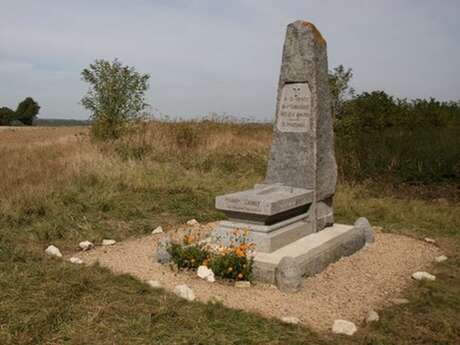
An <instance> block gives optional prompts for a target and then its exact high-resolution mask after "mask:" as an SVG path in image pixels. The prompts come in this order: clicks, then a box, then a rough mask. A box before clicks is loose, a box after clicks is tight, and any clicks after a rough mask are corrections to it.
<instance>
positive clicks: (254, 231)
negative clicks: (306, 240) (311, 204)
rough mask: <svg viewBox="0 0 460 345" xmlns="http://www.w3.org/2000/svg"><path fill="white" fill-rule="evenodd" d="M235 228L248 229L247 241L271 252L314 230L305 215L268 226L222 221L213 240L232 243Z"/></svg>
mask: <svg viewBox="0 0 460 345" xmlns="http://www.w3.org/2000/svg"><path fill="white" fill-rule="evenodd" d="M235 229H245V230H248V231H249V232H248V235H247V237H246V239H247V241H248V242H250V243H253V244H254V245H255V250H256V251H257V252H264V253H271V252H273V251H275V250H277V249H279V248H281V247H283V246H285V245H288V244H290V243H292V242H294V241H296V240H298V239H300V238H302V237H304V236H307V235H309V234H312V233H313V232H314V229H313V227H312V224H311V222H310V220H309V219H308V218H305V216H303V217H302V216H298V217H294V218H290V219H289V220H286V221H283V222H280V223H277V224H273V225H268V226H266V225H259V224H252V223H249V222H248V223H243V222H231V221H230V222H228V221H222V222H220V223H219V226H218V227H217V228H216V229H215V230H214V232H213V241H214V242H218V243H220V244H222V245H226V246H228V245H230V244H231V243H232V242H235V240H236V236H235V233H234V232H235Z"/></svg>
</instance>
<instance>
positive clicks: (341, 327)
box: [332, 320, 358, 335]
mask: <svg viewBox="0 0 460 345" xmlns="http://www.w3.org/2000/svg"><path fill="white" fill-rule="evenodd" d="M357 330H358V328H356V325H355V324H354V323H353V322H351V321H346V320H335V321H334V324H333V325H332V332H333V333H336V334H346V335H353V334H354V333H355V332H356V331H357Z"/></svg>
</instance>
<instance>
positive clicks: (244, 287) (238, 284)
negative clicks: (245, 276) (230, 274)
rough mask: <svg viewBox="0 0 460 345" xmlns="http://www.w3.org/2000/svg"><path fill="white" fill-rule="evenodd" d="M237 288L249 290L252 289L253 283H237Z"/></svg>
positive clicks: (244, 281)
mask: <svg viewBox="0 0 460 345" xmlns="http://www.w3.org/2000/svg"><path fill="white" fill-rule="evenodd" d="M235 287H236V288H237V289H249V288H250V287H251V282H249V281H246V280H241V281H237V282H235Z"/></svg>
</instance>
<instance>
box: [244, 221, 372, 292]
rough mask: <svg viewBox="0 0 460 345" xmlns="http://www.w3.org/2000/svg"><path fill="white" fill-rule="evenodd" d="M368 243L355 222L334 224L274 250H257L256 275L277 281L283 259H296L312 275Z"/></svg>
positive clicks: (273, 281) (264, 279)
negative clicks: (277, 273)
mask: <svg viewBox="0 0 460 345" xmlns="http://www.w3.org/2000/svg"><path fill="white" fill-rule="evenodd" d="M364 245H365V237H364V232H363V230H362V229H360V228H355V227H353V226H351V225H343V224H334V225H333V226H330V227H327V228H325V229H324V230H322V231H319V232H316V233H313V234H310V235H307V236H304V237H302V238H300V239H299V240H297V241H295V242H292V243H290V244H288V245H286V246H283V247H281V248H279V249H277V250H275V251H274V252H271V253H263V252H257V253H256V256H255V259H254V271H253V275H254V278H255V279H256V280H258V281H263V282H266V283H270V284H275V270H276V267H277V266H278V264H279V262H280V261H281V259H282V258H283V257H285V256H290V257H292V258H294V259H295V261H296V264H297V265H299V267H300V269H301V271H302V273H303V274H304V275H305V276H311V275H314V274H316V273H319V272H321V271H322V270H324V269H325V268H326V267H327V266H328V265H329V264H331V263H333V262H335V261H337V260H339V259H340V258H341V257H343V256H348V255H351V254H353V253H354V252H356V251H358V250H359V249H361V248H362V247H363V246H364Z"/></svg>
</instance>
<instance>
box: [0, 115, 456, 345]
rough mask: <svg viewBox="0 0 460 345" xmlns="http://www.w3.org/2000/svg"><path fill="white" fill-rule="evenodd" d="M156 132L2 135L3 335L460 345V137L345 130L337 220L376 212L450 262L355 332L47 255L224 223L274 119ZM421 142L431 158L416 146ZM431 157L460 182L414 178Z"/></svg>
mask: <svg viewBox="0 0 460 345" xmlns="http://www.w3.org/2000/svg"><path fill="white" fill-rule="evenodd" d="M144 126H145V128H144V129H143V130H142V131H140V132H138V133H137V134H133V135H131V136H129V137H128V138H127V139H125V140H124V141H123V142H115V143H112V144H104V145H102V144H99V145H95V144H92V143H91V142H90V140H89V137H88V129H87V128H85V127H74V128H65V127H63V128H21V129H11V128H2V129H1V131H0V339H5V341H4V343H5V344H61V343H69V344H87V343H92V344H112V343H129V344H145V343H151V342H153V341H157V342H158V343H165V344H166V343H177V344H189V343H191V341H190V339H194V341H195V343H201V344H215V343H218V344H233V343H235V344H287V343H289V344H301V343H308V342H309V343H321V344H329V343H331V344H332V343H335V342H340V343H343V344H347V343H356V342H360V343H363V344H395V343H407V344H434V343H438V344H456V343H458V341H459V339H460V333H459V329H460V324H459V322H460V321H459V318H458V315H459V314H460V298H459V296H460V265H459V263H460V261H459V260H460V258H459V254H458V248H459V247H460V230H459V229H460V200H459V193H458V192H459V185H458V183H457V180H456V176H455V171H456V170H455V169H457V168H456V167H457V165H456V164H458V161H456V157H457V156H456V152H458V150H459V147H460V143H458V142H457V141H458V136H452V135H449V136H446V135H441V133H439V135H438V136H436V139H433V140H436V143H437V144H436V145H431V146H430V147H429V149H430V150H431V151H429V153H427V151H426V150H422V148H421V147H420V146H417V147H416V148H414V145H411V144H410V143H409V142H408V140H407V136H406V137H405V136H404V135H399V138H400V139H399V141H396V142H397V143H399V144H396V145H393V146H391V147H389V146H388V145H389V142H390V141H385V140H383V141H382V140H376V138H375V136H369V137H367V138H364V137H362V139H360V140H362V142H358V141H357V140H355V141H350V139H349V138H347V137H346V136H341V135H338V137H337V156H338V163H339V171H340V183H339V186H338V193H337V197H336V215H337V220H338V221H339V222H347V223H350V222H353V221H354V220H355V219H356V218H357V217H359V216H362V215H365V216H367V217H368V218H369V219H370V221H371V223H372V224H375V225H380V226H383V227H384V230H385V231H391V232H399V233H404V234H406V235H410V236H415V237H418V238H422V237H424V236H430V237H435V238H436V239H437V240H438V242H439V243H440V245H441V248H443V250H445V251H446V253H447V254H448V255H449V256H450V260H449V261H448V262H447V263H446V264H442V265H439V266H437V267H436V269H435V273H436V274H437V275H438V277H439V280H438V281H437V282H435V283H424V284H420V285H418V286H417V287H416V288H414V290H413V291H411V292H410V295H411V297H412V296H413V297H414V299H413V300H414V302H413V303H411V304H410V305H409V306H405V307H395V308H393V309H391V310H388V311H386V312H384V313H383V317H382V319H383V320H382V321H381V322H380V323H378V324H376V325H372V326H366V327H364V328H363V329H361V330H360V332H359V333H358V335H357V337H354V338H353V340H351V339H342V338H336V337H331V336H327V335H317V334H312V333H310V332H309V331H308V330H306V329H305V328H302V327H295V326H286V325H283V324H280V323H279V322H278V321H275V320H264V319H261V318H259V317H258V316H255V315H250V314H246V313H243V312H239V311H230V310H228V309H226V308H224V307H222V306H219V305H217V306H216V305H203V304H200V303H185V302H183V301H180V300H178V299H176V298H175V297H173V296H171V295H169V294H165V293H163V292H158V291H151V290H150V289H148V288H147V287H146V286H145V285H143V284H142V283H140V282H138V281H136V280H134V279H133V278H130V277H126V276H113V275H112V274H111V273H110V272H108V271H106V270H104V269H101V268H98V267H91V268H83V269H81V268H76V267H74V266H72V265H70V264H68V263H65V262H58V261H56V260H51V259H48V258H45V257H44V256H43V250H44V248H46V246H47V245H49V244H51V243H53V244H55V245H58V246H59V247H61V248H62V249H64V250H74V249H75V247H76V245H77V244H78V242H79V241H81V240H92V241H95V242H99V241H100V240H102V239H103V238H114V239H116V240H123V239H124V238H127V237H129V236H138V235H142V234H146V233H149V232H151V230H152V229H153V228H154V227H156V226H157V225H160V224H161V225H163V226H164V227H165V228H168V227H171V226H174V225H175V224H178V223H181V222H184V221H186V220H188V219H190V218H197V219H198V220H199V221H202V222H205V221H210V220H216V219H219V218H221V217H222V214H220V213H219V212H217V211H216V210H214V208H213V204H214V197H215V196H216V195H218V194H223V193H226V192H230V191H236V190H241V189H244V188H248V187H251V186H252V185H253V184H255V183H257V182H260V181H261V180H262V179H263V175H264V173H265V167H266V159H267V156H268V150H269V146H270V143H271V126H270V125H260V124H233V123H217V122H209V121H208V122H192V123H190V122H181V123H161V122H155V123H152V124H145V125H144ZM414 135H415V136H416V137H417V138H423V134H414ZM395 136H396V137H398V134H395V133H392V134H387V138H390V137H393V138H394V137H395ZM395 140H398V139H395ZM417 140H418V139H417ZM425 141H426V139H424V140H423V142H425ZM391 142H393V143H394V140H393V139H392V141H391ZM452 145H454V147H453V148H452ZM455 145H457V146H456V148H455ZM448 147H451V148H452V150H450V151H449V150H447V148H448ZM411 150H412V151H411ZM417 150H418V151H419V152H421V153H420V154H414V153H413V152H415V151H417ZM435 150H438V151H439V152H438V153H435ZM442 155H450V156H449V157H450V158H449V159H448V160H446V159H443V157H444V156H442ZM405 157H412V160H415V161H416V162H417V159H419V158H418V157H425V158H423V159H422V158H420V161H422V160H423V161H424V162H425V163H423V164H419V163H415V165H412V163H410V164H409V163H408V162H406V161H405ZM430 161H431V162H433V161H435V162H436V161H440V162H443V161H448V162H450V163H449V167H447V168H446V167H442V166H441V167H440V168H439V169H443V171H453V172H454V176H451V175H452V174H451V175H449V173H447V174H446V176H444V178H442V179H441V180H440V181H436V184H433V183H431V184H426V183H427V181H430V180H429V179H423V182H424V183H425V184H421V183H415V182H417V176H420V174H423V176H426V175H425V172H427V171H428V172H429V171H432V168H430V167H427V164H428V163H429V162H430ZM377 162H378V164H377ZM438 165H439V164H438ZM407 166H415V167H417V166H418V168H416V169H415V170H414V173H412V172H411V173H410V174H411V176H415V177H413V178H410V179H409V180H410V182H411V183H406V184H401V183H400V182H401V181H403V180H407V179H406V178H401V176H403V175H404V176H407V174H406V173H404V174H403V175H398V174H397V173H395V171H400V169H405V168H406V167H407ZM430 166H431V167H432V166H435V165H430ZM398 167H400V168H398ZM398 169H399V170H398ZM363 171H369V173H368V174H367V175H366V174H364V175H363V173H362V172H363ZM411 171H412V170H411ZM437 171H439V170H437ZM382 172H383V173H382ZM384 172H386V174H385V173H384ZM417 174H419V175H417ZM438 175H439V174H438ZM433 176H434V175H433ZM414 181H415V182H414ZM441 182H442V183H441ZM411 299H412V298H411ZM177 325H180V327H179V329H178V327H177ZM338 339H340V340H338ZM2 341H3V340H2Z"/></svg>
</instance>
